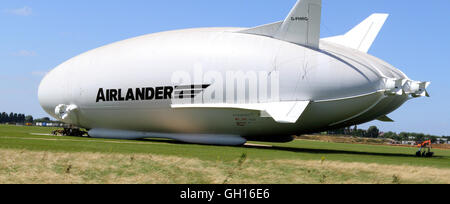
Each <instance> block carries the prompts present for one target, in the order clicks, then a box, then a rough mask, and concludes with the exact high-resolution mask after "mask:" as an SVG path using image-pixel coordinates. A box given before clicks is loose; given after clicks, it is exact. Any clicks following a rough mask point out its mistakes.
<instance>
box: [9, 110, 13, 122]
mask: <svg viewBox="0 0 450 204" xmlns="http://www.w3.org/2000/svg"><path fill="white" fill-rule="evenodd" d="M12 122H14V113H13V112H11V113H10V114H9V118H8V123H12Z"/></svg>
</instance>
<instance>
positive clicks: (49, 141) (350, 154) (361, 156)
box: [0, 125, 450, 168]
mask: <svg viewBox="0 0 450 204" xmlns="http://www.w3.org/2000/svg"><path fill="white" fill-rule="evenodd" d="M51 131H52V128H45V127H17V126H5V125H0V149H23V150H32V151H49V152H95V153H121V154H155V155H167V156H178V157H186V158H197V159H200V160H207V161H216V160H220V161H224V162H230V161H235V160H237V159H239V157H240V156H241V155H242V154H243V153H245V154H247V157H248V159H253V160H254V159H258V160H279V159H294V160H321V159H322V158H323V157H324V158H325V159H326V160H327V161H342V162H363V163H378V164H389V165H410V166H427V167H437V168H450V151H448V150H438V149H435V150H434V152H435V153H436V157H434V158H417V157H415V156H414V154H415V152H416V151H417V149H416V148H407V147H391V146H376V145H361V144H341V143H327V142H319V141H306V140H296V141H293V142H291V143H285V144H279V143H261V142H258V143H256V142H255V144H265V145H273V147H267V148H265V147H261V148H259V147H223V146H206V145H192V144H181V143H176V142H173V141H170V140H145V141H124V140H107V139H92V138H77V137H54V136H41V135H31V134H30V133H43V134H49V133H50V132H51Z"/></svg>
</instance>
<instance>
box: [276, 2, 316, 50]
mask: <svg viewBox="0 0 450 204" xmlns="http://www.w3.org/2000/svg"><path fill="white" fill-rule="evenodd" d="M321 16H322V0H299V1H298V2H297V4H296V5H295V7H294V8H293V9H292V10H291V12H290V13H289V15H288V16H287V17H286V19H285V20H284V21H283V24H281V27H280V29H279V30H278V32H277V33H276V34H275V36H274V38H277V39H280V40H284V41H288V42H292V43H296V44H301V45H306V46H309V47H314V48H318V47H319V40H320V19H321Z"/></svg>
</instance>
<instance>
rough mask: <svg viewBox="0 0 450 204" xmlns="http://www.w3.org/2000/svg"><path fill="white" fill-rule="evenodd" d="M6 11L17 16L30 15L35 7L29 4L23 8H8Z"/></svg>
mask: <svg viewBox="0 0 450 204" xmlns="http://www.w3.org/2000/svg"><path fill="white" fill-rule="evenodd" d="M5 12H6V13H9V14H12V15H16V16H29V15H31V14H33V9H32V8H30V7H28V6H25V7H23V8H18V9H7V10H5Z"/></svg>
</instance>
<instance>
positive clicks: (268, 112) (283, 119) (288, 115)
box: [172, 101, 310, 123]
mask: <svg viewBox="0 0 450 204" xmlns="http://www.w3.org/2000/svg"><path fill="white" fill-rule="evenodd" d="M309 103H310V102H309V101H290V102H273V103H255V104H174V105H172V108H174V109H180V108H184V109H186V108H192V109H197V108H206V109H242V110H254V111H260V112H261V117H271V118H273V119H274V120H275V121H276V122H278V123H296V122H297V121H298V119H299V118H300V117H301V116H302V114H303V112H304V111H305V110H306V108H307V107H308V105H309Z"/></svg>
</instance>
